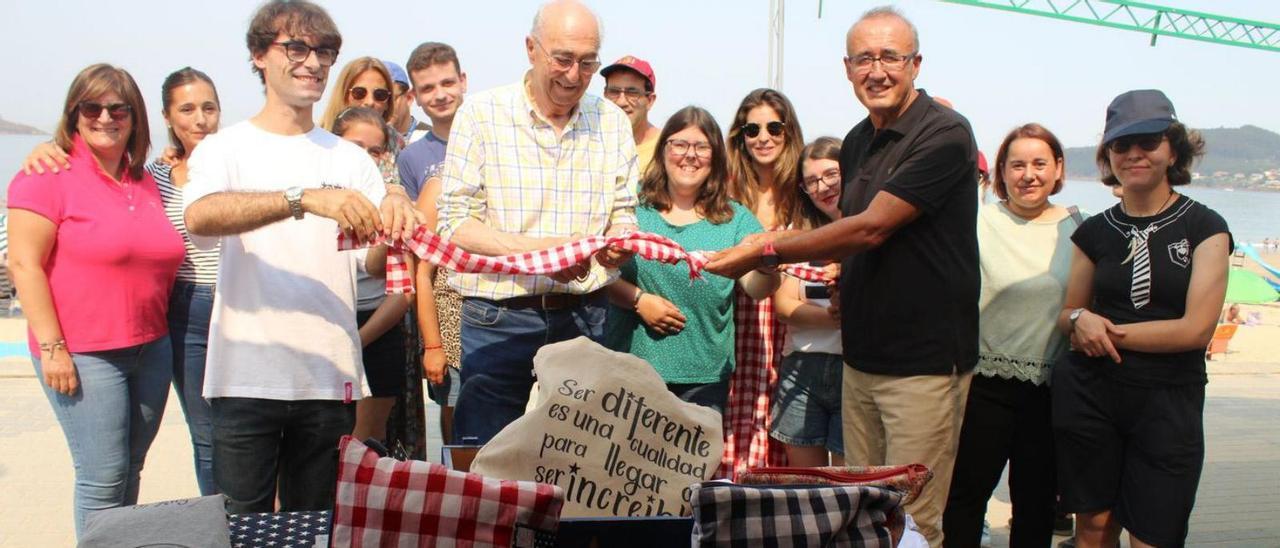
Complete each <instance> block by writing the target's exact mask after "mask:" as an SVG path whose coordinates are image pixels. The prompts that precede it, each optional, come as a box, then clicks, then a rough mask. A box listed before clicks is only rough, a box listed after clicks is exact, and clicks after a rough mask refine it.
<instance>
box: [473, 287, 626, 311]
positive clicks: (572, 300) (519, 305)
mask: <svg viewBox="0 0 1280 548" xmlns="http://www.w3.org/2000/svg"><path fill="white" fill-rule="evenodd" d="M603 296H604V290H603V289H597V290H595V291H592V292H591V293H587V294H585V295H579V294H575V293H543V294H542V295H525V296H523V297H511V298H509V299H502V300H500V301H494V303H496V304H498V305H499V306H505V307H507V308H514V309H529V308H532V309H535V310H564V309H566V308H577V307H579V306H582V305H584V304H590V303H592V302H593V301H595V300H597V299H601V298H603Z"/></svg>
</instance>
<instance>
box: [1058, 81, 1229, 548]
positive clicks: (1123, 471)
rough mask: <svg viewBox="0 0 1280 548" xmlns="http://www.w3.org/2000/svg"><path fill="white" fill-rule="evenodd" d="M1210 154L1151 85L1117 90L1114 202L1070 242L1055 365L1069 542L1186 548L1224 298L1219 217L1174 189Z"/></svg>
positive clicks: (1107, 169)
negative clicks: (1071, 530) (1062, 343)
mask: <svg viewBox="0 0 1280 548" xmlns="http://www.w3.org/2000/svg"><path fill="white" fill-rule="evenodd" d="M1203 152H1204V141H1203V140H1202V139H1201V138H1200V135H1199V133H1198V132H1196V131H1193V130H1189V129H1187V127H1186V126H1184V125H1182V124H1181V123H1180V122H1178V121H1177V117H1176V115H1175V114H1174V109H1173V105H1172V104H1171V103H1170V102H1169V99H1168V98H1167V97H1165V95H1164V94H1163V93H1161V92H1159V91H1156V90H1137V91H1130V92H1126V93H1123V94H1121V95H1120V96H1119V97H1116V98H1115V100H1113V101H1112V102H1111V106H1109V107H1108V108H1107V123H1106V130H1105V132H1104V134H1103V138H1102V143H1101V145H1099V147H1098V153H1097V162H1098V167H1099V169H1100V170H1101V172H1102V174H1103V179H1102V182H1103V183H1105V184H1107V185H1110V186H1113V187H1114V186H1119V187H1120V188H1121V189H1122V190H1123V192H1122V193H1121V200H1120V203H1119V204H1117V205H1115V206H1113V207H1111V208H1110V209H1108V210H1106V211H1104V212H1102V214H1100V215H1097V216H1094V217H1091V218H1089V219H1088V220H1086V221H1085V222H1084V224H1082V225H1081V226H1080V228H1079V229H1078V230H1076V232H1075V234H1074V235H1072V238H1071V239H1072V241H1073V242H1074V243H1075V251H1074V256H1073V258H1072V263H1071V274H1070V278H1069V280H1068V283H1067V296H1066V302H1065V303H1064V305H1063V309H1062V312H1061V314H1060V315H1059V317H1058V327H1059V328H1060V329H1062V330H1063V332H1064V333H1066V334H1067V335H1068V336H1069V337H1070V338H1071V346H1072V350H1071V351H1070V352H1068V353H1067V355H1066V356H1065V357H1064V358H1063V359H1062V360H1061V362H1060V363H1059V364H1058V365H1057V366H1055V367H1054V369H1053V404H1052V405H1053V426H1054V434H1055V442H1056V445H1057V456H1058V477H1059V487H1060V490H1061V494H1062V509H1063V510H1065V511H1069V512H1076V515H1077V519H1076V540H1077V546H1081V547H1085V546H1116V545H1117V541H1118V538H1119V535H1120V529H1121V528H1124V529H1126V530H1128V531H1129V533H1130V543H1131V545H1132V546H1181V545H1183V544H1184V543H1185V541H1186V536H1187V521H1188V519H1189V518H1190V516H1191V509H1192V507H1193V506H1194V505H1195V495H1196V488H1197V486H1198V484H1199V481H1200V470H1201V468H1202V466H1203V462H1204V425H1203V422H1204V421H1203V410H1204V385H1205V382H1206V381H1207V376H1206V373H1205V363H1204V348H1205V346H1206V345H1208V343H1209V339H1210V338H1211V337H1212V335H1213V330H1214V326H1215V324H1216V322H1217V315H1218V311H1219V310H1221V309H1222V302H1223V299H1224V298H1225V296H1226V290H1227V261H1228V256H1229V254H1230V252H1231V249H1232V247H1233V244H1232V240H1231V233H1230V232H1228V230H1227V223H1226V221H1224V220H1223V219H1222V217H1221V216H1220V215H1218V214H1217V213H1215V212H1214V211H1213V210H1211V209H1209V208H1207V207H1205V206H1204V205H1203V204H1200V203H1198V202H1196V201H1195V200H1192V199H1191V198H1189V197H1187V196H1185V195H1182V194H1180V193H1178V192H1177V191H1176V190H1175V187H1177V186H1179V185H1185V184H1187V183H1189V182H1190V181H1191V163H1192V162H1193V161H1194V160H1195V159H1196V158H1197V157H1198V156H1200V155H1202V154H1203Z"/></svg>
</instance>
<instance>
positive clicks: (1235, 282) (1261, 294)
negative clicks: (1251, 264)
mask: <svg viewBox="0 0 1280 548" xmlns="http://www.w3.org/2000/svg"><path fill="white" fill-rule="evenodd" d="M1276 299H1280V293H1277V292H1276V290H1275V288H1273V287H1271V284H1269V283H1267V280H1266V279H1265V278H1263V277H1262V276H1259V275H1258V274H1255V273H1253V272H1250V271H1248V270H1245V269H1243V268H1232V269H1231V272H1230V273H1228V275H1227V302H1229V303H1244V304H1259V303H1269V302H1274V301H1275V300H1276Z"/></svg>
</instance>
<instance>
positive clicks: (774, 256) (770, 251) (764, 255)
mask: <svg viewBox="0 0 1280 548" xmlns="http://www.w3.org/2000/svg"><path fill="white" fill-rule="evenodd" d="M760 267H761V268H767V269H770V270H776V269H777V268H778V250H776V249H774V248H773V242H768V243H766V244H764V251H761V252H760Z"/></svg>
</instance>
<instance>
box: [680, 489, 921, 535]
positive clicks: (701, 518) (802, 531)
mask: <svg viewBox="0 0 1280 548" xmlns="http://www.w3.org/2000/svg"><path fill="white" fill-rule="evenodd" d="M691 491H692V493H691V497H690V500H689V504H690V505H691V506H692V507H693V546H698V547H713V546H731V547H739V546H741V547H744V548H746V547H754V546H778V547H786V546H797V547H799V546H804V547H808V546H859V547H873V548H893V547H894V546H895V545H896V543H897V540H898V539H899V538H901V535H902V523H904V516H905V514H904V513H903V511H902V493H899V492H897V491H894V490H892V489H884V488H880V487H870V486H866V485H808V486H761V485H741V484H735V483H728V482H709V483H701V484H695V485H693V486H692V487H691ZM895 524H896V526H895ZM895 527H896V530H895Z"/></svg>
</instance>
